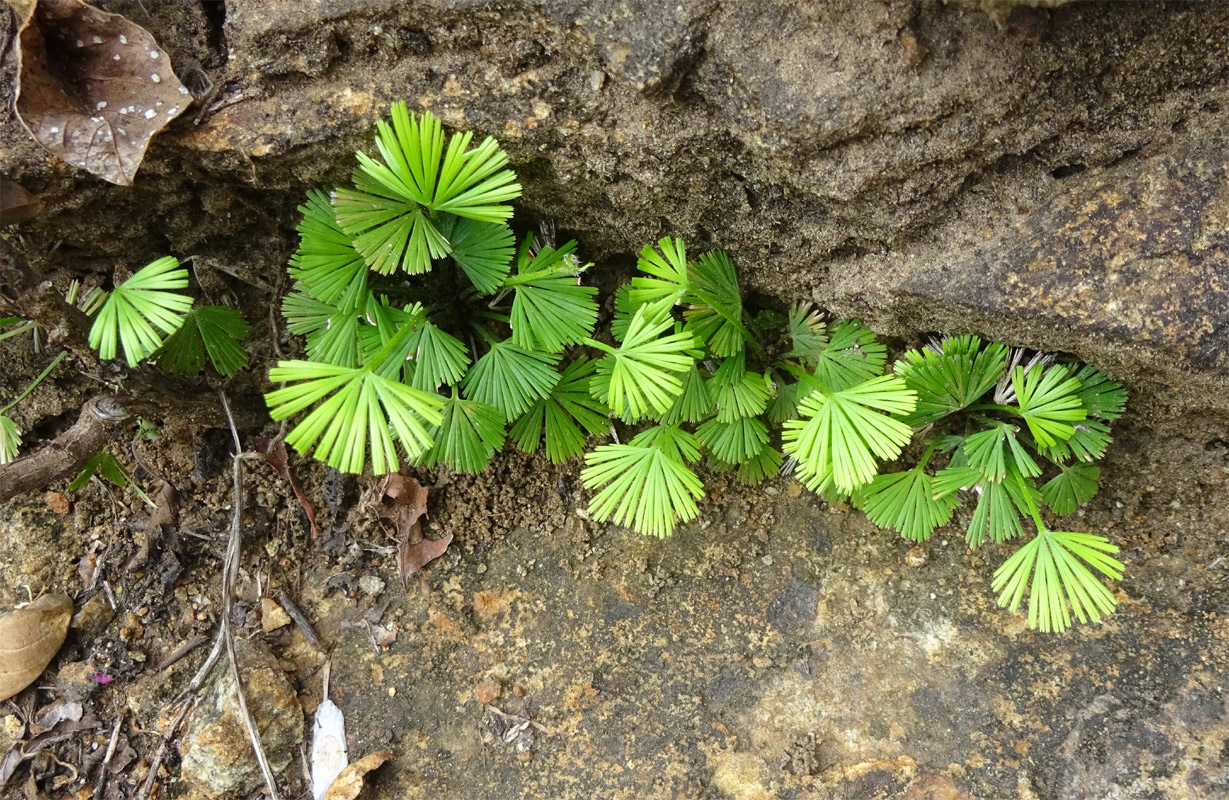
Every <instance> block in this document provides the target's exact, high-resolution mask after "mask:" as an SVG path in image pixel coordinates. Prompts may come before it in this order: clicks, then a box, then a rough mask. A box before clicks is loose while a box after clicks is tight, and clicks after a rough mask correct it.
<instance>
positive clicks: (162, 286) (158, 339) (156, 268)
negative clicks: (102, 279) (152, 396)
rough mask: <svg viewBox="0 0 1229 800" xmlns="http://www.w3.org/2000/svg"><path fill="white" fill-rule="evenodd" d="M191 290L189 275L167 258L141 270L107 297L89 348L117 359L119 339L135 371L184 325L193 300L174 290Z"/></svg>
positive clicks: (101, 354) (92, 330)
mask: <svg viewBox="0 0 1229 800" xmlns="http://www.w3.org/2000/svg"><path fill="white" fill-rule="evenodd" d="M187 286H188V271H187V270H186V269H183V268H181V267H180V266H179V262H178V261H176V260H175V259H174V258H171V257H170V256H167V257H166V258H160V259H158V260H157V261H154V262H153V263H151V264H149V265H147V266H145V267H142V268H141V269H140V270H139V271H137V272H136V274H134V275H133V276H132V277H130V278H129V279H128V280H126V281H124V282H123V283H122V284H120V285H119V286H116V287H115V289H113V290H112V291H111V293H110V294H109V295H107V297H106V300H105V301H104V302H103V304H102V306H101V308H100V309H99V310H98V315H97V316H96V317H95V318H94V324H93V326H91V328H90V347H92V348H94V349H95V350H97V351H98V355H99V356H100V357H102V358H104V359H110V358H115V354H116V339H117V338H118V340H119V344H120V346H121V347H122V348H123V350H124V358H125V360H126V361H127V362H128V366H130V367H135V366H136V365H137V364H139V363H140V362H141V361H142V360H143V359H145V358H146V357H148V356H149V355H150V354H152V353H153V352H154V351H155V350H157V349H158V347H159V346H160V345H161V344H162V334H171V333H174V332H175V331H176V330H178V329H179V326H180V325H182V324H183V321H184V316H185V315H186V314H187V313H188V310H189V309H190V308H192V298H191V297H188V296H187V295H182V294H179V293H177V292H173V291H170V290H171V289H184V288H187Z"/></svg>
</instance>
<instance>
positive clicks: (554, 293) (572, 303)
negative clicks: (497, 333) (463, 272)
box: [504, 237, 597, 353]
mask: <svg viewBox="0 0 1229 800" xmlns="http://www.w3.org/2000/svg"><path fill="white" fill-rule="evenodd" d="M529 243H530V237H526V239H525V244H524V245H523V246H522V248H521V251H520V253H519V254H518V258H517V272H516V274H515V275H513V276H512V277H510V278H508V279H507V280H506V281H505V282H504V285H505V286H507V287H509V288H512V289H513V291H514V292H515V294H514V296H513V300H512V316H511V325H512V341H513V342H514V343H516V344H517V345H519V346H520V347H526V348H531V349H537V350H544V351H546V352H548V353H561V352H563V348H564V347H565V346H566V345H569V344H579V343H581V342H583V341H585V339H587V338H588V337H590V336H592V335H593V327H594V325H596V324H597V301H596V300H595V299H594V298H595V296H596V295H597V289H596V288H595V287H593V286H581V285H580V278H579V275H580V273H581V271H582V270H583V269H584V266H583V265H581V264H580V263H579V261H577V259H576V256H575V254H574V253H575V251H576V242H575V241H571V242H568V243H567V244H565V245H563V246H562V247H560V248H559V249H558V250H555V249H552V248H550V247H543V248H542V249H541V250H540V251H539V252H538V253H537V255H535V256H534V257H533V258H532V259H530V258H529V257H528V248H529Z"/></svg>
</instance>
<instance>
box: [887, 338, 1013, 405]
mask: <svg viewBox="0 0 1229 800" xmlns="http://www.w3.org/2000/svg"><path fill="white" fill-rule="evenodd" d="M1006 363H1007V346H1006V345H1002V344H997V343H992V344H989V345H987V346H986V347H984V348H983V347H982V341H981V339H979V338H978V337H976V336H956V337H949V338H946V339H944V340H943V341H942V342H941V344H940V345H939V348H938V349H934V348H931V347H924V348H922V349H920V350H910V351H909V352H907V353H905V355H904V358H902V359H901V360H900V361H897V362H896V365H895V368H894V369H895V371H896V374H897V375H899V376H901V377H902V378H904V379H905V383H906V384H908V385H909V388H910V389H913V390H914V391H916V392H917V393H918V400H917V410H916V411H914V412H913V414H911V415H910V416H909V418H908V419H907V420H905V421H906V422H908V423H909V424H910V425H912V426H914V427H920V426H922V425H926V424H928V423H931V422H934V421H935V420H938V419H942V418H943V417H945V416H947V415H948V414H951V413H953V412H955V411H959V410H960V409H962V408H967V407H969V406H970V405H972V404H973V403H975V402H977V400H978V399H979V398H980V397H981V396H982V395H984V394H985V393H986V392H988V391H990V390H991V389H993V388H994V385H995V383H997V382H998V379H999V376H1000V375H1001V374H1002V373H1003V367H1004V365H1005V364H1006Z"/></svg>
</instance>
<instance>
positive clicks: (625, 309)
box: [610, 283, 642, 342]
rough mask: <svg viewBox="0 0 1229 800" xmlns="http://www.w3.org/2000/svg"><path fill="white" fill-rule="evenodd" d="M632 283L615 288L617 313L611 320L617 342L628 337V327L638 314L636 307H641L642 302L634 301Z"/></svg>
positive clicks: (612, 331) (611, 331) (611, 327)
mask: <svg viewBox="0 0 1229 800" xmlns="http://www.w3.org/2000/svg"><path fill="white" fill-rule="evenodd" d="M631 295H632V285H631V284H630V283H625V284H623V285H622V286H620V287H619V288H618V289H616V290H615V315H614V319H612V320H611V321H610V333H611V335H612V336H614V340H615V341H616V342H621V341H623V340H624V339H626V338H627V329H628V328H630V327H631V325H632V318H633V317H635V316H636V309H638V308H640V306H641V305H642V304H641V303H633V302H632V299H631Z"/></svg>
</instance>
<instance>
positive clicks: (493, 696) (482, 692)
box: [474, 678, 504, 706]
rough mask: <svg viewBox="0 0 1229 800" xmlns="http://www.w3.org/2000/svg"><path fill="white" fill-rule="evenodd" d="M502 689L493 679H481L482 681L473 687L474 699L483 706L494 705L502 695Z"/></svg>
mask: <svg viewBox="0 0 1229 800" xmlns="http://www.w3.org/2000/svg"><path fill="white" fill-rule="evenodd" d="M503 691H504V687H503V686H501V685H500V684H499V681H497V680H495V679H494V678H483V679H482V681H481V682H480V683H479V684H478V685H477V686H475V687H474V697H475V698H476V699H477V700H478V702H479V703H482V704H483V705H484V706H485V705H489V704H491V703H494V702H495V701H496V700H498V699H499V696H500V695H501V694H503Z"/></svg>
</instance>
